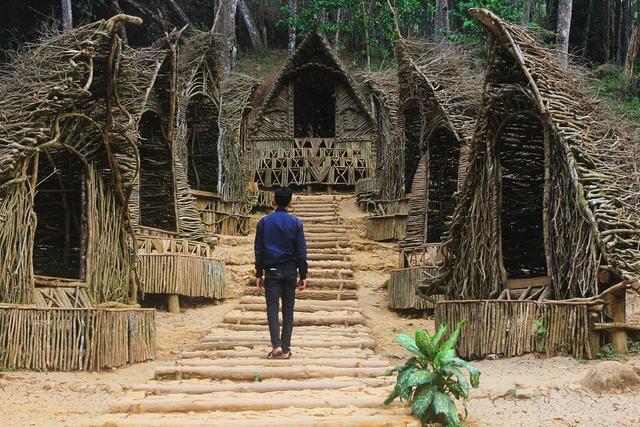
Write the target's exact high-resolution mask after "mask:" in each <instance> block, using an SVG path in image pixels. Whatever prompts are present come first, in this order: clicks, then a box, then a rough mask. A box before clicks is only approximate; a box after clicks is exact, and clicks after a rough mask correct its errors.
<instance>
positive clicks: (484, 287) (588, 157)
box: [429, 9, 640, 299]
mask: <svg viewBox="0 0 640 427" xmlns="http://www.w3.org/2000/svg"><path fill="white" fill-rule="evenodd" d="M470 13H471V14H472V16H474V17H475V18H476V19H477V20H478V21H479V22H480V23H481V24H482V25H483V26H484V27H485V28H486V29H487V31H488V32H489V35H490V38H491V45H492V47H491V54H490V57H489V67H488V69H487V75H486V80H485V85H484V94H483V103H482V109H481V113H480V115H479V119H478V123H477V126H476V131H475V135H474V141H473V144H472V149H471V155H470V167H469V173H468V174H467V179H466V180H465V182H464V185H463V188H462V191H461V198H460V202H459V204H458V207H457V209H456V211H455V213H454V216H453V222H452V225H451V229H450V238H449V240H448V241H447V243H446V244H445V249H444V254H445V265H444V270H443V275H442V276H441V277H440V278H439V279H438V280H436V281H435V282H434V286H430V287H429V291H430V292H431V293H433V292H436V291H437V290H440V291H444V292H446V293H447V295H449V296H451V297H454V298H497V297H498V296H500V295H501V293H502V292H503V289H504V285H505V283H506V281H507V279H510V278H511V277H513V276H515V275H519V276H520V277H531V276H535V275H545V276H548V277H549V280H550V286H549V287H548V290H547V291H545V292H544V295H549V296H550V297H552V298H554V299H564V298H573V297H590V296H594V295H597V294H598V288H599V285H600V286H601V287H602V286H604V287H606V286H607V285H610V284H611V283H615V282H616V281H619V280H622V279H627V278H634V277H638V271H639V270H638V267H639V264H638V263H639V261H638V255H639V253H638V247H639V246H638V245H639V243H640V224H639V222H638V210H637V209H638V206H639V205H638V194H639V192H638V180H637V172H636V170H635V167H634V166H633V162H634V161H635V159H637V155H636V151H637V150H636V149H635V148H633V145H632V144H631V143H630V140H629V139H626V138H625V135H624V134H623V133H622V132H620V130H619V129H616V128H615V127H612V126H611V123H612V122H611V120H603V119H602V115H603V113H602V111H599V110H598V109H597V108H596V106H595V104H594V102H592V100H590V99H589V98H588V97H586V96H585V95H584V94H583V92H582V91H581V90H580V86H581V84H580V82H581V81H582V80H584V79H581V76H580V75H578V74H576V73H574V72H572V71H567V70H564V69H562V68H561V67H560V66H559V65H558V64H557V63H556V61H555V60H554V58H553V54H552V53H551V52H549V51H548V50H546V49H545V48H544V47H543V46H542V44H541V43H540V42H539V41H538V40H536V39H535V38H534V37H532V36H531V35H530V34H529V33H528V32H527V31H526V30H524V29H522V28H520V27H517V26H515V25H512V24H508V23H506V22H504V21H502V20H501V19H499V18H498V17H497V16H495V15H494V14H492V13H491V12H488V11H486V10H481V9H473V10H471V12H470ZM509 158H511V159H515V160H516V163H513V165H515V166H516V170H511V171H508V172H507V175H505V163H506V162H507V161H509ZM500 162H502V164H501V163H500ZM501 167H502V169H501ZM501 170H502V178H501V177H500V175H498V172H499V171H501ZM532 170H536V171H537V175H538V176H537V177H535V176H532V175H531V174H530V172H531V171H532ZM528 174H529V175H528ZM507 185H511V189H512V190H513V191H510V192H507V191H506V190H504V188H505V186H507ZM501 186H502V187H501ZM501 188H502V190H501ZM532 189H534V191H531V190H532ZM527 196H528V197H527ZM522 197H526V200H523V199H522ZM503 200H504V202H503ZM505 205H506V208H505V207H504V206H505ZM515 205H518V206H522V208H523V209H522V211H521V214H520V216H518V214H514V213H513V212H510V211H509V209H508V207H509V206H515ZM532 215H533V216H532ZM536 221H537V222H538V223H537V224H535V225H534V226H532V225H531V224H534V223H535V222H536ZM514 225H516V226H517V227H519V228H517V229H516V227H514ZM518 230H520V231H518ZM504 234H507V235H506V236H505V235H504ZM513 236H520V239H517V240H516V239H513ZM505 246H506V247H507V248H505ZM514 249H515V250H514ZM507 250H511V254H507ZM540 252H542V254H544V256H543V257H542V258H541V257H540V255H541V254H540ZM514 253H519V254H521V257H520V258H518V257H517V255H513V254H514ZM523 256H524V257H528V258H523Z"/></svg>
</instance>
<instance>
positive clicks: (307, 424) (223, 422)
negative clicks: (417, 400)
mask: <svg viewBox="0 0 640 427" xmlns="http://www.w3.org/2000/svg"><path fill="white" fill-rule="evenodd" d="M310 412H311V413H308V414H307V413H303V412H302V410H300V409H299V410H297V411H296V415H292V414H291V412H290V410H288V409H284V410H282V411H268V413H261V414H255V413H251V417H246V416H244V413H243V412H238V413H236V414H237V418H234V417H228V416H226V415H229V414H228V413H227V414H225V415H221V414H220V413H216V416H215V420H212V417H211V416H210V415H209V414H208V413H203V414H200V413H193V414H189V417H188V418H187V417H185V415H184V414H167V413H163V414H146V413H145V414H127V415H121V416H118V415H115V414H112V415H109V416H106V417H103V419H99V420H94V421H91V423H92V424H91V425H92V426H98V427H268V426H278V427H419V426H421V423H420V421H418V420H417V419H416V418H413V417H411V416H409V415H407V414H406V413H398V414H396V413H393V412H392V413H389V412H390V411H389V410H388V409H384V410H375V409H369V410H367V409H366V408H352V409H351V410H350V412H351V414H350V415H332V416H318V414H317V410H315V409H313V410H311V411H310ZM404 412H406V411H404ZM325 413H326V411H325Z"/></svg>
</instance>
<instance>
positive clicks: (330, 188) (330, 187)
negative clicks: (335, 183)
mask: <svg viewBox="0 0 640 427" xmlns="http://www.w3.org/2000/svg"><path fill="white" fill-rule="evenodd" d="M327 194H333V187H332V186H330V185H327Z"/></svg>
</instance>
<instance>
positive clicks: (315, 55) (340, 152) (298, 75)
mask: <svg viewBox="0 0 640 427" xmlns="http://www.w3.org/2000/svg"><path fill="white" fill-rule="evenodd" d="M310 73H316V74H317V73H321V74H322V75H323V78H322V81H325V82H332V81H333V82H334V83H333V85H328V86H327V88H324V90H330V89H333V90H334V91H335V94H334V95H333V96H334V98H333V97H332V94H326V93H324V92H323V93H319V94H318V99H320V98H322V99H325V98H326V99H327V102H326V103H324V104H322V105H324V106H325V107H326V108H329V106H330V107H331V108H333V109H331V110H330V111H329V110H326V111H325V110H322V111H321V112H317V113H316V116H317V119H319V120H318V123H317V126H315V127H314V125H313V124H311V123H306V122H305V123H297V124H296V121H297V120H302V119H301V117H302V116H303V113H302V111H304V108H303V106H301V105H300V103H301V102H303V100H305V99H306V100H307V101H311V99H309V97H308V96H307V97H306V98H305V96H304V94H300V93H298V96H296V92H295V91H296V90H298V91H300V90H303V86H299V87H296V84H295V83H296V81H297V79H304V78H306V77H307V76H308V74H310ZM309 90H310V89H309ZM325 95H327V96H325ZM314 99H315V98H314ZM329 99H332V102H333V104H332V103H331V102H329ZM318 102H319V101H318ZM311 104H313V103H311ZM325 104H326V105H325ZM333 105H335V106H333ZM310 106H311V105H310ZM334 110H335V111H334ZM296 111H298V116H296V114H295V112H296ZM327 114H328V115H330V116H329V117H325V116H326V115H327ZM313 116H314V114H307V113H304V117H313ZM320 119H322V120H320ZM329 119H330V120H329ZM307 127H308V128H307ZM328 127H329V128H328ZM375 134H376V129H375V123H374V122H373V119H372V118H371V116H370V114H369V111H368V109H367V106H366V103H365V102H364V100H363V98H362V97H361V95H360V94H359V92H358V89H357V86H356V85H355V83H354V81H353V79H352V78H351V76H350V75H349V74H348V73H347V71H346V69H345V68H344V66H343V65H342V63H341V62H340V60H339V59H338V58H337V57H336V56H335V54H334V53H333V52H332V50H331V48H330V46H329V45H328V43H327V41H326V40H325V39H324V38H323V37H322V36H320V35H319V34H317V33H315V32H313V33H311V34H310V35H309V36H308V37H307V38H306V39H305V40H304V41H303V42H302V43H301V44H300V46H299V47H298V49H297V50H296V52H295V53H294V54H293V56H292V57H291V58H289V60H288V61H287V63H286V64H285V65H284V67H283V68H282V70H281V72H280V75H279V76H278V78H277V80H276V82H275V84H274V87H273V89H272V90H271V92H270V93H269V95H267V97H266V99H265V102H264V104H263V106H262V107H261V109H260V111H259V112H258V114H257V115H256V119H255V121H254V122H253V124H252V131H251V132H250V135H251V138H250V147H251V149H252V151H253V153H252V157H253V159H254V165H253V169H254V170H255V181H256V182H258V184H259V185H260V186H261V187H263V188H273V187H278V186H287V185H291V186H303V185H309V184H326V185H338V186H353V185H355V183H356V182H358V181H359V180H360V179H363V178H366V177H368V176H370V175H372V173H373V170H374V168H375V148H374V141H375Z"/></svg>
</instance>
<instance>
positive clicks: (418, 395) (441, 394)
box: [385, 321, 480, 426]
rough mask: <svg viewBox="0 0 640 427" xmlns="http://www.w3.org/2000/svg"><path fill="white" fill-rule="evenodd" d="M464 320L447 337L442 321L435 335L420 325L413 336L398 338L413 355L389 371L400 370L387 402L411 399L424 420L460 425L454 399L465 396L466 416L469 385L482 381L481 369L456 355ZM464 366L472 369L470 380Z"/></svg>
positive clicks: (414, 413) (476, 384)
mask: <svg viewBox="0 0 640 427" xmlns="http://www.w3.org/2000/svg"><path fill="white" fill-rule="evenodd" d="M464 323H465V321H462V322H460V323H458V324H457V325H456V327H455V329H454V330H453V332H452V333H451V335H450V336H449V337H448V338H447V339H446V340H444V341H443V338H444V336H445V334H446V332H447V330H448V329H449V328H448V327H447V326H446V325H441V326H440V328H439V329H438V330H437V331H436V333H435V334H434V335H433V336H431V335H429V332H428V331H427V330H425V329H420V330H417V331H416V333H415V337H414V338H412V337H410V336H409V335H406V334H400V335H399V336H398V337H397V338H396V342H397V343H398V344H401V345H402V346H404V348H406V349H407V350H408V351H409V352H411V353H412V354H413V355H414V356H413V357H411V358H410V359H409V360H407V361H406V363H405V364H404V365H400V366H397V367H395V368H393V369H391V370H390V371H389V372H387V375H391V374H393V373H394V372H397V373H398V377H397V382H396V386H395V388H394V389H393V391H392V392H391V394H390V395H389V397H388V398H387V400H385V405H388V404H390V403H391V402H393V401H394V400H395V399H397V398H399V399H400V400H401V401H402V400H406V401H408V402H409V403H410V404H411V411H412V412H413V415H415V416H416V417H418V418H420V419H421V420H422V421H423V422H425V423H428V422H434V421H436V422H441V423H443V424H445V425H447V426H458V425H460V418H459V416H458V409H457V408H456V404H455V401H454V399H455V400H460V399H462V401H463V403H464V408H465V417H466V413H467V400H468V398H469V387H473V388H477V387H478V386H479V385H480V371H478V370H477V369H475V368H474V367H472V366H471V365H470V364H469V363H468V362H467V361H465V360H462V359H460V358H458V357H457V355H456V350H455V346H456V343H457V341H458V336H459V335H460V330H461V329H462V326H463V325H464ZM462 369H466V370H467V372H468V373H469V380H467V377H466V376H465V374H464V372H463V371H462Z"/></svg>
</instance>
